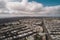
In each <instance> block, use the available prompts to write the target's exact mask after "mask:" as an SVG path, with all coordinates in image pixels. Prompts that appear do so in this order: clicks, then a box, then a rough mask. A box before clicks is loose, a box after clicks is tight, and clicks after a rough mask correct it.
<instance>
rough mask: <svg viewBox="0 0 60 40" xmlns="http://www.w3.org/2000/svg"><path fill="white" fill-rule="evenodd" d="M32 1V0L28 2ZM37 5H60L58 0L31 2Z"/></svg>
mask: <svg viewBox="0 0 60 40" xmlns="http://www.w3.org/2000/svg"><path fill="white" fill-rule="evenodd" d="M30 1H32V0H30ZM33 1H36V2H39V3H43V4H44V5H45V6H55V5H60V0H33Z"/></svg>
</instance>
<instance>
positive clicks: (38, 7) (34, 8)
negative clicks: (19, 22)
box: [0, 0, 60, 16]
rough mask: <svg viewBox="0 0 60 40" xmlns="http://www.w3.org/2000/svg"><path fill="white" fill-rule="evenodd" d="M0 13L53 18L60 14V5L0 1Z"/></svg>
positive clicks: (23, 1)
mask: <svg viewBox="0 0 60 40" xmlns="http://www.w3.org/2000/svg"><path fill="white" fill-rule="evenodd" d="M12 1H18V2H12ZM0 13H17V14H20V15H21V14H23V15H32V16H33V15H52V16H54V15H58V14H60V5H56V6H44V5H43V4H42V3H37V2H34V1H32V2H28V0H0Z"/></svg>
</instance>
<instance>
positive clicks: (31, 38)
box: [0, 17, 60, 40]
mask: <svg viewBox="0 0 60 40" xmlns="http://www.w3.org/2000/svg"><path fill="white" fill-rule="evenodd" d="M9 19H11V20H8V18H7V19H4V20H7V21H6V22H4V21H3V20H2V19H1V20H0V21H1V22H4V23H1V22H0V40H60V19H59V18H51V17H50V18H48V17H46V18H43V17H22V18H21V17H17V18H15V19H13V18H9ZM14 20H15V21H14Z"/></svg>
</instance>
